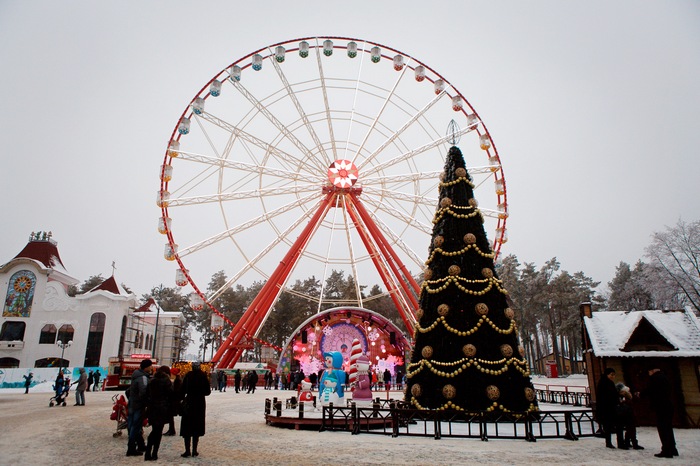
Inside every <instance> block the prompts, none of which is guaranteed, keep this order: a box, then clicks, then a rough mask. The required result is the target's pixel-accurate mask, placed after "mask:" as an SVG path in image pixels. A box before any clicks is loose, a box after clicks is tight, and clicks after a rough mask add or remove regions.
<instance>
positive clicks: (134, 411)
mask: <svg viewBox="0 0 700 466" xmlns="http://www.w3.org/2000/svg"><path fill="white" fill-rule="evenodd" d="M152 373H153V361H151V360H150V359H143V360H142V361H141V364H140V365H139V368H138V369H136V370H135V371H134V373H133V374H131V385H129V388H128V389H127V391H126V393H127V398H129V403H128V405H127V410H128V413H129V414H128V415H127V418H126V422H127V426H128V427H127V428H128V430H129V441H128V443H127V447H126V456H141V455H143V454H144V452H145V451H146V443H145V442H144V441H143V417H144V414H145V410H146V402H147V400H148V380H149V378H150V375H151V374H152Z"/></svg>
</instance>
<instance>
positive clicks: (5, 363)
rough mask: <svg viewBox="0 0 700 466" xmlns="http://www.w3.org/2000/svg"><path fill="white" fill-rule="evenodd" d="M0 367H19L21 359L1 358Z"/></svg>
mask: <svg viewBox="0 0 700 466" xmlns="http://www.w3.org/2000/svg"><path fill="white" fill-rule="evenodd" d="M0 367H1V368H3V369H11V368H13V367H19V359H15V358H0Z"/></svg>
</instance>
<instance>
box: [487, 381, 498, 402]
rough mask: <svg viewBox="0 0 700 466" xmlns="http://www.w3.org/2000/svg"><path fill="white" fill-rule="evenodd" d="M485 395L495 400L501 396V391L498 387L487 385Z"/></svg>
mask: <svg viewBox="0 0 700 466" xmlns="http://www.w3.org/2000/svg"><path fill="white" fill-rule="evenodd" d="M486 396H488V397H489V400H491V401H496V400H497V399H499V398H500V397H501V391H500V390H499V389H498V387H497V386H495V385H489V386H488V387H486ZM495 404H496V403H494V405H495Z"/></svg>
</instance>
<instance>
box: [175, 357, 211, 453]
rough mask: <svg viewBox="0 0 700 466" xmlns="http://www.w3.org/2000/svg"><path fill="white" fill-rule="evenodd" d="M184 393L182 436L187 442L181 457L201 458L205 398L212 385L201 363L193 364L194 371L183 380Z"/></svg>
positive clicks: (209, 392)
mask: <svg viewBox="0 0 700 466" xmlns="http://www.w3.org/2000/svg"><path fill="white" fill-rule="evenodd" d="M182 393H183V395H184V396H183V400H182V421H181V422H180V436H181V437H182V438H183V439H184V441H185V452H184V453H183V454H182V455H180V456H182V457H183V458H187V457H189V456H199V451H198V450H197V447H198V446H199V437H203V436H204V432H205V428H204V427H205V425H206V415H207V414H206V413H207V401H206V399H205V397H206V396H209V395H210V394H211V385H210V383H209V380H208V379H207V375H206V374H205V373H204V372H202V370H201V365H200V363H198V362H194V363H192V370H191V371H190V372H188V373H187V375H185V378H184V379H183V380H182ZM190 443H191V449H190Z"/></svg>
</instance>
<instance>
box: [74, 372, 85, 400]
mask: <svg viewBox="0 0 700 466" xmlns="http://www.w3.org/2000/svg"><path fill="white" fill-rule="evenodd" d="M79 372H80V376H79V377H78V380H76V381H75V382H73V384H78V385H77V386H76V387H75V406H85V390H87V388H88V376H87V374H86V373H85V368H84V367H81V368H80V370H79Z"/></svg>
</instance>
